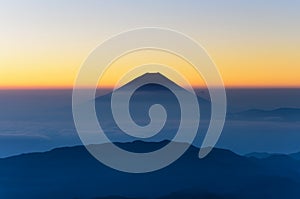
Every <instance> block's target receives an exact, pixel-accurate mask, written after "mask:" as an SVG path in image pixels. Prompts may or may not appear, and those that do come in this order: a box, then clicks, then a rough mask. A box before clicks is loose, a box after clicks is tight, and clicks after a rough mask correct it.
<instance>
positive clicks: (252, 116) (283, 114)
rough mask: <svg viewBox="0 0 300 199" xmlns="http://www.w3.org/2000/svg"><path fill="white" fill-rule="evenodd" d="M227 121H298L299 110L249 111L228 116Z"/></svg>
mask: <svg viewBox="0 0 300 199" xmlns="http://www.w3.org/2000/svg"><path fill="white" fill-rule="evenodd" d="M227 119H228V120H244V121H253V120H255V121H278V122H280V121H282V122H284V121H288V122H295V121H300V109H297V108H279V109H275V110H259V109H251V110H247V111H242V112H238V113H231V114H228V117H227Z"/></svg>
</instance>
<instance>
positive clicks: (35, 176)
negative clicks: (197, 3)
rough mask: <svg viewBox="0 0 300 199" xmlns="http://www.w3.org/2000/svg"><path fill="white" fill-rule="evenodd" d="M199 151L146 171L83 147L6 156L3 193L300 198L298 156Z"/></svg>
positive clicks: (83, 197) (15, 198)
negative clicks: (108, 161) (118, 165)
mask: <svg viewBox="0 0 300 199" xmlns="http://www.w3.org/2000/svg"><path fill="white" fill-rule="evenodd" d="M166 143H167V142H166V141H164V142H159V143H154V142H151V143H146V142H141V141H135V142H132V143H117V145H118V146H120V147H122V148H126V149H130V150H131V151H135V152H142V151H145V150H150V149H157V148H160V147H162V146H164V145H165V144H166ZM178 144H180V143H178ZM198 151H199V149H198V148H196V147H193V146H192V147H190V148H189V150H188V151H187V152H186V153H185V154H184V155H183V156H182V157H181V158H180V159H179V160H178V161H176V162H175V163H174V164H171V165H170V166H168V167H166V168H164V169H162V170H159V171H156V172H152V173H146V174H128V173H122V172H119V171H116V170H113V169H110V168H108V167H106V166H104V165H102V164H101V163H99V162H98V161H97V160H95V159H94V158H93V157H92V156H91V155H90V154H89V153H88V152H87V151H86V149H85V148H84V147H83V146H76V147H64V148H58V149H54V150H51V151H49V152H44V153H30V154H24V155H19V156H14V157H9V158H4V159H0V198H3V199H19V198H22V199H36V198H43V199H53V198H56V199H75V198H77V199H96V198H111V199H113V198H126V197H127V198H161V199H168V198H187V199H189V198H214V199H225V198H236V199H238V198H243V199H250V198H251V199H253V198H272V199H282V198H289V199H299V197H300V189H299V187H300V161H299V160H297V159H294V158H292V157H289V156H287V155H271V156H270V157H267V158H263V159H258V158H254V157H244V156H240V155H237V154H235V153H233V152H231V151H228V150H223V149H214V150H213V151H212V153H210V154H209V155H208V156H207V157H205V158H204V159H199V158H198ZM120 161H121V160H120ZM108 196H110V197H108ZM117 196H118V197H117Z"/></svg>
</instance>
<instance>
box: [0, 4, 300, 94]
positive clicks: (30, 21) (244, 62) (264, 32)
mask: <svg viewBox="0 0 300 199" xmlns="http://www.w3.org/2000/svg"><path fill="white" fill-rule="evenodd" d="M0 3H1V6H0V24H1V26H0V29H1V30H0V44H1V45H0V87H1V88H37V87H42V88H44V87H46V88H49V87H72V85H73V82H74V80H75V77H76V74H77V72H78V70H79V68H80V65H81V63H82V62H83V61H84V60H85V59H86V57H87V56H88V54H89V53H90V51H91V50H92V49H94V48H95V47H96V46H97V45H98V44H100V43H101V42H103V41H104V40H106V39H107V38H109V37H110V36H112V35H114V34H117V33H119V32H122V31H126V30H129V29H133V28H138V27H144V26H158V27H166V28H171V29H175V30H178V31H180V32H183V33H185V34H187V35H189V36H191V37H193V38H194V39H195V40H196V41H198V42H199V43H200V44H201V45H202V46H203V47H205V49H206V50H207V51H208V53H209V54H210V56H211V57H212V59H213V60H214V62H215V63H216V65H217V66H218V67H219V70H220V72H221V74H222V77H223V80H224V83H225V85H226V86H228V87H243V86H247V87H300V75H299V74H300V37H299V35H300V26H299V24H300V12H299V9H300V1H294V0H287V1H276V0H274V1H261V0H254V1H237V0H228V1H223V0H216V1H176V0H175V1H174V0H172V1H171V0H166V1H130V0H127V1H121V0H119V1H114V0H110V1H98V0H93V1H92V0H87V1H86V0H82V1H68V0H65V1H61V0H51V1H46V0H26V1H22V0H18V1H16V0H7V1H0ZM132 59H134V58H132ZM170 62H172V61H170ZM173 62H174V61H173ZM117 67H121V66H117ZM122 67H124V66H123V65H122ZM125 67H126V66H125ZM177 67H179V68H180V67H181V66H177ZM190 74H192V73H190ZM189 78H190V79H192V80H191V82H192V84H193V85H194V86H199V85H201V83H202V81H201V79H200V80H196V79H195V77H193V75H191V76H189ZM112 79H114V78H112V77H111V78H107V81H106V80H104V82H103V85H105V86H109V85H112V84H113V82H114V81H113V80H112ZM115 79H117V77H115Z"/></svg>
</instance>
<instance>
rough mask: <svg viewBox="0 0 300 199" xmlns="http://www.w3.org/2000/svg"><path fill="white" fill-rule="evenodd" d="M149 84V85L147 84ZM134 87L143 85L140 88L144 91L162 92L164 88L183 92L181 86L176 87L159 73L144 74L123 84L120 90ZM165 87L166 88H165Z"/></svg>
mask: <svg viewBox="0 0 300 199" xmlns="http://www.w3.org/2000/svg"><path fill="white" fill-rule="evenodd" d="M149 82H150V83H149ZM136 85H145V86H142V87H144V89H145V88H146V90H148V91H149V89H150V90H162V89H166V88H171V89H175V90H184V91H185V89H184V88H182V87H181V86H179V85H177V84H176V83H175V82H173V81H172V80H170V79H169V78H167V77H166V76H164V75H162V74H161V73H159V72H157V73H145V74H143V75H141V76H139V77H137V78H135V79H133V80H132V81H130V82H129V83H127V84H125V85H124V86H122V87H121V88H119V89H120V90H124V89H125V90H127V89H129V88H131V87H136ZM165 87H166V88H165Z"/></svg>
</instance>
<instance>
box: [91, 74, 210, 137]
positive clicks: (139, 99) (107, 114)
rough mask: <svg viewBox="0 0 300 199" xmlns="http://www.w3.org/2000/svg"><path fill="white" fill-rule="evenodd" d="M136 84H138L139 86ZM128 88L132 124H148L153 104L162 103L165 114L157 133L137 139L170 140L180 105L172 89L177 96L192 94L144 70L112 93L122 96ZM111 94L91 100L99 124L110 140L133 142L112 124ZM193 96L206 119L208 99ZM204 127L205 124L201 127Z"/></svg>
mask: <svg viewBox="0 0 300 199" xmlns="http://www.w3.org/2000/svg"><path fill="white" fill-rule="evenodd" d="M149 82H150V83H149ZM156 82H157V83H156ZM139 85H142V86H140V87H139ZM132 88H137V89H136V90H135V92H134V93H133V95H132V96H131V98H130V103H129V110H130V114H131V117H132V119H133V121H134V122H135V123H136V124H138V125H140V126H145V125H147V124H149V123H150V121H151V120H150V117H149V109H150V108H151V106H152V105H155V104H160V105H162V106H163V107H164V108H165V110H166V112H167V115H168V118H167V121H166V123H165V125H164V127H163V129H162V130H161V131H160V132H159V133H157V134H156V135H155V136H153V137H151V138H149V139H141V140H143V141H162V140H171V139H172V138H173V137H174V136H175V134H176V133H177V129H178V127H179V125H180V122H181V110H180V104H179V102H178V99H177V97H176V95H175V94H174V93H173V92H172V90H175V91H176V92H179V93H180V94H181V95H192V93H191V92H190V91H188V90H186V89H184V88H182V87H181V86H179V85H177V84H176V83H174V82H173V81H171V80H170V79H168V78H167V77H165V76H164V75H162V74H160V73H145V74H144V75H142V76H139V77H137V78H135V79H133V80H132V81H130V82H128V83H127V84H125V85H123V86H122V87H120V88H118V89H117V90H116V92H119V93H120V95H122V94H126V93H127V92H128V91H129V90H131V89H132ZM169 88H170V89H171V90H170V89H169ZM111 97H112V93H109V94H106V95H103V96H99V97H97V98H96V100H95V106H96V112H97V116H98V118H99V123H100V124H101V127H102V128H103V130H104V132H106V135H107V136H108V137H109V138H110V139H111V140H113V141H134V140H135V138H133V137H131V136H129V135H127V134H126V133H124V132H123V131H122V130H121V129H120V128H119V127H118V125H117V124H116V122H115V120H114V117H113V115H112V111H111ZM196 98H197V100H198V104H199V110H200V115H201V116H200V117H201V120H208V119H209V118H210V102H209V101H207V100H205V99H203V98H201V97H199V96H196ZM121 103H122V102H121ZM183 103H185V102H183ZM187 119H188V118H187ZM201 120H200V121H201ZM205 125H206V124H205ZM205 128H207V127H206V126H205V127H204V129H205Z"/></svg>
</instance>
